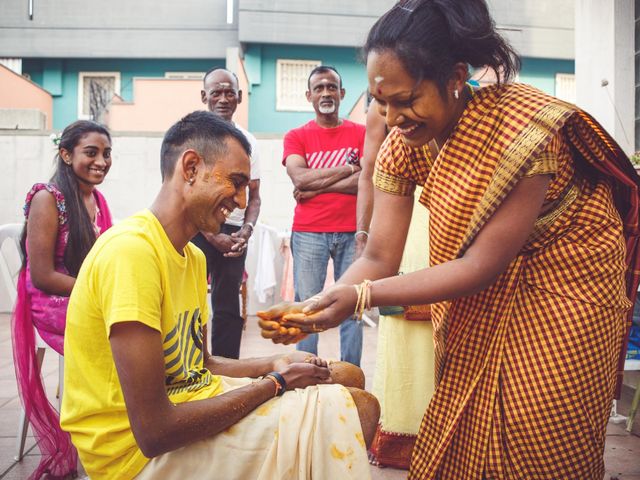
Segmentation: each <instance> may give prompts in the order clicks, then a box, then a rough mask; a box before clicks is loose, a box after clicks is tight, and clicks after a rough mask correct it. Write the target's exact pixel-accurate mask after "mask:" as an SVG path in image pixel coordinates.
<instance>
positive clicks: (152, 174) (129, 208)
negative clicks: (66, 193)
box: [0, 131, 295, 313]
mask: <svg viewBox="0 0 640 480" xmlns="http://www.w3.org/2000/svg"><path fill="white" fill-rule="evenodd" d="M161 142H162V137H161V136H160V135H155V134H149V135H147V136H139V135H136V136H131V135H124V134H116V135H115V136H114V138H113V165H112V167H111V171H110V172H109V175H108V176H107V178H106V180H105V182H104V183H103V184H102V186H101V187H100V191H101V192H102V193H104V195H105V196H106V198H107V201H108V202H109V206H110V208H111V211H112V214H113V217H114V219H115V220H119V219H123V218H126V217H127V216H129V215H131V214H133V213H135V212H137V211H139V210H141V209H143V208H146V207H148V206H149V205H150V204H151V202H152V201H153V199H154V197H155V195H156V193H157V191H158V189H159V187H160V167H159V163H160V161H159V158H160V145H161ZM258 146H259V151H260V160H261V168H260V171H261V182H260V183H261V188H260V190H261V197H262V208H261V213H260V218H259V221H260V222H262V223H265V224H267V225H269V226H271V227H273V229H274V230H275V232H281V233H282V234H286V232H288V230H289V229H290V228H291V222H292V218H293V209H294V206H295V202H294V200H293V196H292V191H293V187H292V184H291V181H290V179H289V177H288V176H287V174H286V170H285V168H284V167H283V166H282V163H281V158H282V139H281V138H277V137H270V138H258ZM54 154H55V147H54V145H53V144H52V143H51V140H49V135H48V133H47V132H19V133H16V132H12V131H0V162H1V164H0V224H5V223H13V222H22V221H23V214H22V207H23V205H24V199H25V195H26V193H27V191H28V190H29V189H30V188H31V186H32V185H33V184H34V183H36V182H46V181H47V180H48V179H49V177H50V176H51V173H52V166H53V157H54ZM270 238H271V240H272V242H273V246H274V249H275V250H276V265H275V268H276V274H277V276H278V279H279V278H280V275H281V273H282V261H281V258H280V255H279V253H278V251H277V250H278V247H279V241H280V240H279V238H278V235H276V234H275V233H274V234H273V235H271V237H270ZM254 243H255V244H254V245H252V246H251V248H250V250H249V255H250V258H248V260H247V269H248V271H249V273H250V278H249V285H248V286H249V295H250V300H251V302H250V310H249V311H250V313H253V312H254V311H255V310H256V308H259V307H262V306H264V305H257V304H256V303H255V302H254V300H253V299H252V298H251V297H252V296H253V274H254V270H255V262H256V258H254V257H257V253H258V250H259V246H258V245H257V240H254ZM277 292H279V286H278V289H277ZM7 298H8V297H7V295H6V287H5V286H4V285H2V286H0V311H8V310H9V309H10V306H9V305H8V300H7ZM278 299H279V296H277V297H276V298H275V300H276V301H277V300H278Z"/></svg>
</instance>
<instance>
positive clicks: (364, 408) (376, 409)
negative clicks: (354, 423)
mask: <svg viewBox="0 0 640 480" xmlns="http://www.w3.org/2000/svg"><path fill="white" fill-rule="evenodd" d="M347 390H349V393H350V394H351V397H352V398H353V401H354V403H355V404H356V408H357V409H358V416H359V417H360V425H361V426H362V434H363V436H364V441H365V444H366V445H367V449H368V448H369V447H370V446H371V443H372V442H373V437H374V436H375V434H376V428H377V427H378V421H379V420H380V403H378V399H377V398H376V397H374V396H373V395H372V394H371V393H369V392H366V391H364V390H360V389H359V388H353V387H347Z"/></svg>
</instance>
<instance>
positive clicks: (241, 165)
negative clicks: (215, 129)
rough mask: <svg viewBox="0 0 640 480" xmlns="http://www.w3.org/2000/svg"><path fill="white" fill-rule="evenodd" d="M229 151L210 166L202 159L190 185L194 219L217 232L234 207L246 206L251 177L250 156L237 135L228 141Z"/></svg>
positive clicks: (201, 227) (199, 226)
mask: <svg viewBox="0 0 640 480" xmlns="http://www.w3.org/2000/svg"><path fill="white" fill-rule="evenodd" d="M225 143H226V145H227V151H226V152H225V153H223V154H222V155H220V156H218V158H217V159H216V160H215V163H214V164H213V165H211V166H209V165H205V164H204V162H201V163H200V168H199V169H198V173H197V178H196V180H195V182H194V183H193V185H192V186H190V187H189V192H190V196H189V207H188V209H187V212H188V216H189V218H190V220H191V222H192V223H193V224H194V225H195V226H196V227H197V229H198V230H199V231H203V232H211V233H218V231H219V230H220V225H222V224H223V223H224V222H225V220H226V219H227V217H228V216H229V215H230V214H231V212H232V211H233V210H234V209H235V208H246V206H247V199H246V189H247V185H248V184H249V179H250V167H249V156H248V155H247V152H246V151H245V150H244V148H242V145H241V144H240V142H238V141H237V140H236V139H234V138H228V139H227V140H226V141H225Z"/></svg>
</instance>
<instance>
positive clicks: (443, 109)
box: [367, 50, 465, 147]
mask: <svg viewBox="0 0 640 480" xmlns="http://www.w3.org/2000/svg"><path fill="white" fill-rule="evenodd" d="M456 68H458V67H456ZM367 75H368V77H369V91H370V92H371V94H372V96H373V97H374V98H375V99H376V103H377V104H378V109H379V111H380V114H381V115H383V116H384V117H385V118H386V122H387V125H388V126H389V127H398V128H399V129H400V132H401V133H402V135H403V136H404V139H405V143H406V144H407V145H409V146H412V147H419V146H422V145H424V144H426V143H427V142H429V141H431V140H433V139H436V141H437V142H438V144H439V145H443V144H444V142H445V141H446V139H447V138H448V136H449V135H450V133H451V131H452V130H453V127H454V126H455V124H456V123H457V121H458V119H459V118H460V115H461V114H462V111H463V110H464V106H465V101H464V98H462V97H463V95H464V91H463V90H462V86H463V85H464V80H462V81H460V78H458V77H460V75H461V72H457V71H456V72H455V73H454V75H453V76H452V78H451V80H449V81H448V82H447V85H446V90H447V95H446V96H445V98H443V97H442V95H441V94H440V90H439V89H438V85H437V84H436V83H435V82H434V81H431V80H422V81H420V82H419V83H417V82H416V79H414V78H413V77H412V76H411V75H410V74H409V73H408V72H407V70H406V68H405V67H404V65H403V64H402V62H401V61H400V60H399V59H398V57H397V56H396V55H395V54H394V53H393V52H392V51H389V50H384V51H381V52H380V51H372V52H371V53H369V56H368V57H367ZM456 88H457V89H459V92H460V95H461V101H456V100H455V99H454V96H453V91H454V89H456Z"/></svg>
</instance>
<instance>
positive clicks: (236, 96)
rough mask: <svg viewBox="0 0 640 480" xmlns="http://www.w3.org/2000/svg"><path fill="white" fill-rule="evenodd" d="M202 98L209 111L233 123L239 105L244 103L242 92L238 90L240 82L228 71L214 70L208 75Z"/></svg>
mask: <svg viewBox="0 0 640 480" xmlns="http://www.w3.org/2000/svg"><path fill="white" fill-rule="evenodd" d="M201 96H202V103H204V104H205V105H206V106H207V108H208V109H209V111H210V112H213V113H215V114H216V115H219V116H221V117H222V118H224V119H225V120H226V121H227V122H230V121H231V119H232V118H233V114H234V113H235V111H236V108H238V104H239V103H240V102H242V91H240V90H239V89H238V82H237V81H236V78H235V77H234V76H233V75H232V74H231V73H230V72H227V71H226V70H214V71H213V72H211V73H210V74H209V75H207V78H205V81H204V90H202V91H201Z"/></svg>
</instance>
